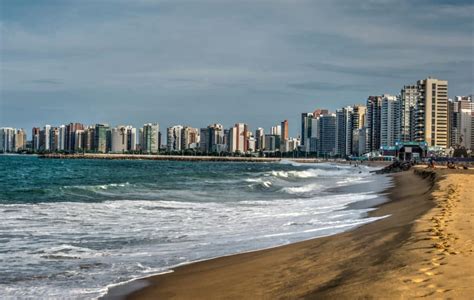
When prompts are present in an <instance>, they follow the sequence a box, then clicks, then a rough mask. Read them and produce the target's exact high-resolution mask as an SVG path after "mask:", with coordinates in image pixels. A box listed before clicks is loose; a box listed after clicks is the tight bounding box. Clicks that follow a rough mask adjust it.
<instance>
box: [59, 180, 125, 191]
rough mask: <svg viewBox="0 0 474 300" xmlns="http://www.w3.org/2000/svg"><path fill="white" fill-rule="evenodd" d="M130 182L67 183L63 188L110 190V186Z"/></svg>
mask: <svg viewBox="0 0 474 300" xmlns="http://www.w3.org/2000/svg"><path fill="white" fill-rule="evenodd" d="M129 185H130V183H129V182H124V183H109V184H99V185H66V186H63V187H62V189H66V190H68V189H81V190H88V191H93V192H95V191H100V190H108V189H109V188H117V187H126V186H129Z"/></svg>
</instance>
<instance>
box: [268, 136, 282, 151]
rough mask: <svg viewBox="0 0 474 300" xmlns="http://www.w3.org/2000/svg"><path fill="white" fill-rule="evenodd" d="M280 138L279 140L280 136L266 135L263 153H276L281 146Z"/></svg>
mask: <svg viewBox="0 0 474 300" xmlns="http://www.w3.org/2000/svg"><path fill="white" fill-rule="evenodd" d="M280 138H281V135H277V134H266V135H265V151H266V152H275V151H278V150H279V148H280V144H281V143H280Z"/></svg>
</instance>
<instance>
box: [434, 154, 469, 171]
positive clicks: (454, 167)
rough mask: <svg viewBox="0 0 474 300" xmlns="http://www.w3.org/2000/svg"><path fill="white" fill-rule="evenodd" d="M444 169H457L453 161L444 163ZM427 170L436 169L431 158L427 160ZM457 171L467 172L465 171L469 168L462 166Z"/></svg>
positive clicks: (465, 165)
mask: <svg viewBox="0 0 474 300" xmlns="http://www.w3.org/2000/svg"><path fill="white" fill-rule="evenodd" d="M446 167H447V168H448V169H458V167H457V165H456V163H455V162H454V160H448V162H447V163H446ZM428 168H429V169H435V168H436V166H435V162H434V159H433V158H432V157H430V158H428ZM459 169H464V170H467V169H469V167H468V166H467V164H463V165H461V166H460V167H459Z"/></svg>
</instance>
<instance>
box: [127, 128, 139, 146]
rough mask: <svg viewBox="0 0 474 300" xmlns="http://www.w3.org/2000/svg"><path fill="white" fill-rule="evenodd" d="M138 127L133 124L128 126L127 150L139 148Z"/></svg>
mask: <svg viewBox="0 0 474 300" xmlns="http://www.w3.org/2000/svg"><path fill="white" fill-rule="evenodd" d="M137 136H138V135H137V129H136V128H134V127H132V126H127V150H128V151H136V150H137Z"/></svg>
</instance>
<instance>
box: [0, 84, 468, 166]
mask: <svg viewBox="0 0 474 300" xmlns="http://www.w3.org/2000/svg"><path fill="white" fill-rule="evenodd" d="M472 98H473V97H472V95H465V96H456V97H455V98H454V99H449V98H448V81H446V80H442V79H437V78H433V77H427V78H426V79H421V80H418V81H417V82H416V84H410V85H404V86H403V87H402V88H401V90H400V93H399V94H397V95H390V94H382V95H376V96H374V95H370V96H368V97H367V101H366V103H365V105H363V104H354V105H350V106H345V107H342V108H339V109H336V111H335V112H332V111H330V110H327V109H325V108H317V109H315V110H314V111H313V112H303V113H301V123H300V125H301V127H300V130H301V131H300V133H301V135H297V136H296V138H294V137H290V135H289V128H290V127H289V122H288V120H287V119H285V120H283V121H281V122H277V123H276V125H275V126H272V127H271V129H270V130H269V131H267V132H265V129H264V128H262V127H256V128H255V133H254V131H253V129H252V128H251V126H249V124H247V123H235V124H234V125H233V126H231V127H230V128H229V127H227V126H225V125H222V124H219V123H214V124H211V125H208V126H207V127H204V128H203V127H201V128H195V127H191V126H189V125H184V126H183V125H181V124H176V125H173V126H171V127H168V128H166V131H165V132H164V133H163V134H162V133H161V131H160V125H159V123H154V124H152V123H147V124H144V125H143V127H142V128H134V127H133V126H130V125H116V126H115V127H114V126H110V125H109V124H108V123H101V124H95V125H84V124H82V123H69V124H66V125H65V124H62V125H60V126H51V125H44V127H42V128H40V127H33V128H32V132H31V133H32V135H31V140H29V145H27V144H26V141H28V139H27V133H26V132H25V131H24V130H23V129H20V130H17V129H16V128H12V127H0V151H2V152H3V151H6V152H18V151H25V150H28V151H33V152H43V151H46V152H63V151H65V152H76V153H78V152H94V153H148V154H154V153H159V152H160V151H161V152H162V151H166V152H169V153H173V152H174V153H184V152H187V153H188V154H192V153H199V154H203V153H241V154H250V153H254V154H255V153H259V155H261V154H263V153H265V154H274V153H280V152H281V153H289V152H294V151H297V152H303V153H312V154H314V155H317V156H331V157H352V156H355V157H359V156H379V155H382V156H385V155H388V156H393V154H394V152H393V151H396V149H397V147H404V145H405V144H407V145H418V146H419V147H422V148H423V149H425V151H426V150H428V151H432V152H435V153H438V154H440V153H443V155H453V154H454V153H458V152H456V151H459V150H462V149H464V150H462V151H469V153H470V151H471V150H472V149H474V102H473V101H472ZM274 124H275V123H274ZM256 126H258V125H256ZM162 136H164V137H165V139H164V140H162ZM165 141H166V143H165ZM164 145H166V147H164ZM189 151H191V152H189ZM456 155H458V154H456ZM461 155H467V153H464V154H461Z"/></svg>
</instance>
